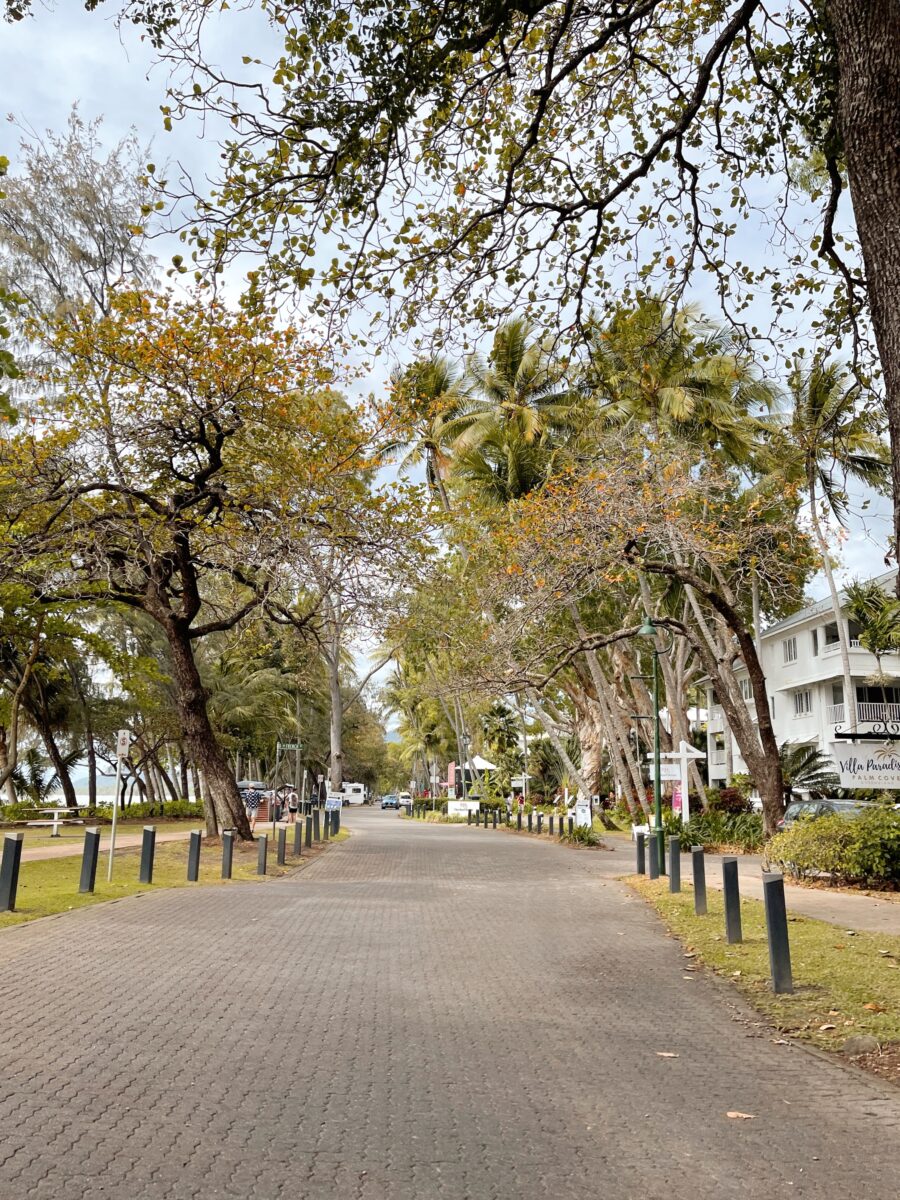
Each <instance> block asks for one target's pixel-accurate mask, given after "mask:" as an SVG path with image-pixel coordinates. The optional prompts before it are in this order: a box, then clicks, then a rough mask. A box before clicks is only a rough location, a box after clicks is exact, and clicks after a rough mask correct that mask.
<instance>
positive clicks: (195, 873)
mask: <svg viewBox="0 0 900 1200" xmlns="http://www.w3.org/2000/svg"><path fill="white" fill-rule="evenodd" d="M202 837H203V834H202V833H201V832H200V830H199V829H195V830H194V831H193V833H192V834H191V838H190V842H189V843H188V872H187V877H188V883H196V882H197V880H198V879H199V878H200V839H201V838H202Z"/></svg>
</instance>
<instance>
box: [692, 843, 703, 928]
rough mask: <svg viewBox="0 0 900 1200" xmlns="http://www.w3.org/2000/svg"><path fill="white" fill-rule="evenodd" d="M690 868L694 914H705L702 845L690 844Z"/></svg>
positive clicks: (699, 915) (701, 915)
mask: <svg viewBox="0 0 900 1200" xmlns="http://www.w3.org/2000/svg"><path fill="white" fill-rule="evenodd" d="M691 869H692V873H693V876H694V915H695V916H698V917H705V916H706V859H705V858H704V857H703V847H702V846H691Z"/></svg>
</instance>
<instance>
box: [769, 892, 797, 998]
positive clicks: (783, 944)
mask: <svg viewBox="0 0 900 1200" xmlns="http://www.w3.org/2000/svg"><path fill="white" fill-rule="evenodd" d="M762 884H763V899H764V900H765V903H766V933H767V934H768V937H769V968H770V969H771V972H772V991H773V992H792V991H793V990H794V975H793V972H792V971H791V944H790V941H789V939H788V923H787V906H786V905H785V902H784V876H783V875H781V874H779V873H777V872H774V871H773V872H766V871H764V872H763V877H762Z"/></svg>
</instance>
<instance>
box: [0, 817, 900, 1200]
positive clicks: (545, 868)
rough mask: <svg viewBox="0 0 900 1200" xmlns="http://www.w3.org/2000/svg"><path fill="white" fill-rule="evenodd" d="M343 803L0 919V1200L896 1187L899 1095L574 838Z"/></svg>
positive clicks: (849, 1191)
mask: <svg viewBox="0 0 900 1200" xmlns="http://www.w3.org/2000/svg"><path fill="white" fill-rule="evenodd" d="M347 823H348V824H349V825H350V826H351V828H352V829H353V831H354V836H353V837H352V838H351V839H350V840H349V841H348V842H346V843H344V844H342V845H338V846H333V847H332V848H331V849H330V850H329V852H328V854H326V855H323V856H322V857H321V858H320V859H319V860H317V861H316V862H315V863H314V864H312V865H311V866H310V867H308V868H307V869H306V870H305V871H303V872H301V873H300V874H298V875H297V876H296V877H288V878H285V879H281V880H278V881H271V882H267V883H262V884H235V885H233V886H231V887H228V888H198V889H197V890H196V891H193V892H186V891H170V892H162V891H161V892H159V893H156V894H153V895H149V896H142V897H135V898H131V899H128V900H123V901H120V902H117V903H115V904H107V905H102V906H98V907H96V908H92V909H84V910H81V911H78V912H73V913H70V914H66V915H65V916H62V917H60V918H56V919H52V920H46V921H42V922H38V923H36V924H33V925H30V926H23V927H19V928H14V929H11V930H8V931H5V932H4V933H3V934H2V935H0V1004H2V1012H3V1018H4V1039H3V1045H2V1050H0V1072H2V1081H3V1086H2V1088H0V1200H13V1198H16V1200H18V1198H26V1197H27V1198H28V1200H32V1198H33V1200H89V1198H90V1200H93V1198H94V1197H107V1198H108V1197H112V1198H114V1200H119V1198H120V1197H121V1198H122V1200H162V1198H166V1200H169V1198H171V1200H188V1198H191V1197H203V1198H206V1197H223V1198H229V1200H231V1198H234V1200H246V1198H248V1197H253V1198H254V1200H281V1198H288V1197H290V1198H297V1200H301V1198H302V1200H430V1198H431V1197H434V1198H435V1200H440V1198H448V1200H536V1198H538V1197H552V1198H553V1200H588V1198H591V1200H594V1198H596V1200H638V1198H640V1200H680V1198H682V1197H684V1198H685V1200H687V1198H688V1197H690V1198H692V1200H693V1198H700V1200H705V1198H707V1197H708V1198H709V1200H720V1198H728V1197H759V1198H760V1200H762V1198H763V1197H766V1198H767V1200H769V1198H771V1197H789V1196H790V1197H809V1198H810V1200H813V1198H814V1200H832V1198H834V1200H838V1198H839V1200H848V1198H851V1200H852V1198H854V1197H865V1198H866V1200H896V1198H897V1196H898V1192H900V1182H898V1181H900V1171H898V1168H900V1093H898V1092H897V1091H896V1090H892V1089H890V1088H889V1086H888V1085H886V1084H882V1083H880V1082H879V1081H877V1080H874V1079H870V1078H869V1077H867V1076H864V1075H863V1074H861V1073H858V1072H855V1071H853V1070H852V1069H850V1068H844V1067H842V1066H840V1065H836V1064H834V1063H832V1062H829V1061H826V1060H825V1059H824V1058H822V1057H820V1056H816V1055H814V1054H811V1053H809V1052H807V1051H805V1050H803V1049H801V1048H797V1047H794V1046H790V1045H779V1044H778V1043H777V1039H776V1036H775V1035H774V1034H773V1033H772V1032H771V1030H770V1029H769V1028H768V1027H766V1026H765V1025H764V1024H762V1023H760V1022H759V1021H758V1019H756V1018H754V1017H753V1016H752V1015H751V1014H750V1013H749V1012H748V1011H747V1010H745V1009H744V1008H743V1007H742V1006H741V1005H740V1004H739V1003H738V1002H736V1001H735V1000H734V999H733V998H732V996H731V994H730V992H729V991H728V990H727V989H726V988H725V987H724V986H723V985H721V984H719V983H717V982H715V981H711V980H708V979H706V978H704V977H703V976H702V975H699V974H698V975H694V976H689V977H688V978H685V971H684V962H685V960H684V958H683V956H682V951H681V949H680V947H679V946H678V944H677V943H676V942H675V941H674V940H672V939H671V938H669V937H667V936H666V934H665V932H664V931H663V929H662V927H661V925H660V924H659V921H658V919H657V917H656V916H655V915H654V914H653V913H652V912H651V911H649V910H648V909H647V908H646V907H645V906H644V905H643V903H642V902H641V901H639V900H638V899H636V898H634V897H632V896H631V895H630V894H629V893H628V892H627V890H626V889H625V888H624V887H623V886H622V885H621V884H619V883H617V882H615V881H614V880H611V879H609V878H608V877H606V876H605V873H604V871H603V869H602V866H601V861H602V860H601V856H600V854H597V853H591V852H589V851H576V850H571V849H568V848H566V847H564V846H558V845H548V844H546V843H544V844H541V843H538V842H536V841H535V840H534V839H528V838H524V837H522V838H517V837H514V836H511V835H509V834H506V833H503V832H501V831H497V832H495V831H493V830H484V829H477V830H476V829H475V828H474V827H473V828H471V829H470V828H466V827H453V826H443V827H441V826H426V825H423V824H413V823H412V822H408V821H402V820H400V819H398V818H397V817H396V815H395V814H393V813H381V812H371V811H366V812H353V813H351V814H348V816H347ZM660 1053H665V1054H674V1055H677V1056H678V1057H675V1058H666V1057H660ZM729 1111H739V1112H743V1113H749V1114H752V1115H753V1119H752V1120H742V1119H729V1118H728V1117H727V1116H726V1113H727V1112H729Z"/></svg>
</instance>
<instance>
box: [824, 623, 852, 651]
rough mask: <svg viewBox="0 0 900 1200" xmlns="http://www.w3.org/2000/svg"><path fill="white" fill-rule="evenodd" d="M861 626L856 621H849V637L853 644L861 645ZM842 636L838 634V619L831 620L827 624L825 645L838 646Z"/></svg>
mask: <svg viewBox="0 0 900 1200" xmlns="http://www.w3.org/2000/svg"><path fill="white" fill-rule="evenodd" d="M859 634H860V627H859V625H858V624H857V623H856V621H848V622H847V637H848V639H849V641H850V645H851V646H858V645H859ZM839 641H840V638H839V636H838V627H837V621H829V622H828V624H827V625H826V626H825V646H826V647H829V646H836V645H837V644H838V642H839Z"/></svg>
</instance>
